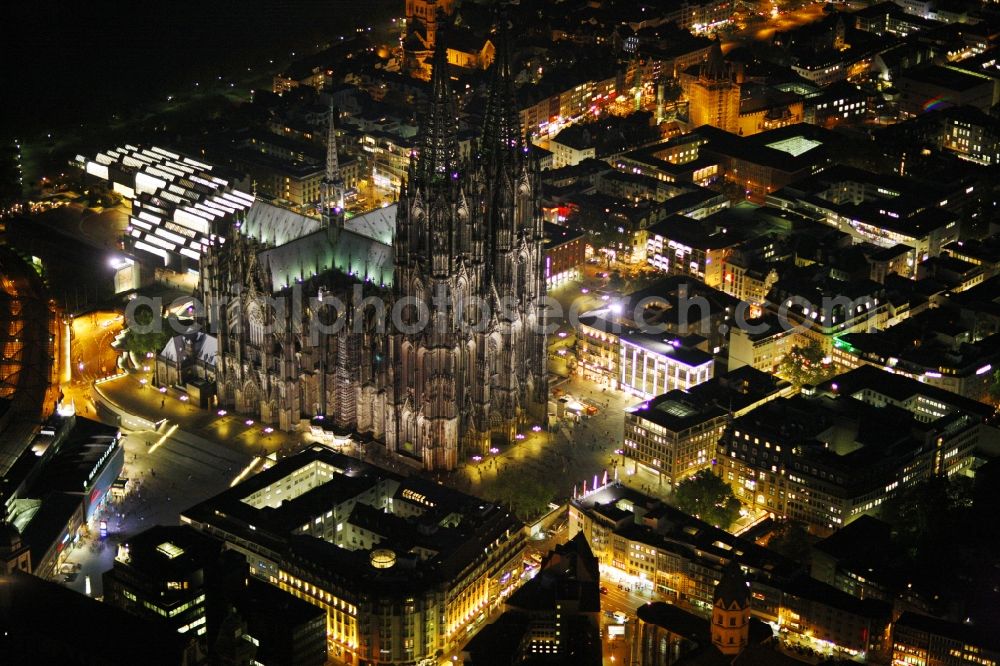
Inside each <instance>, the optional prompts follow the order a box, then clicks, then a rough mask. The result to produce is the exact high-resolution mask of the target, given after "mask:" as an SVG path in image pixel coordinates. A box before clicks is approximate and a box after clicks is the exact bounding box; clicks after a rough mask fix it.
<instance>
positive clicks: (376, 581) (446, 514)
mask: <svg viewBox="0 0 1000 666" xmlns="http://www.w3.org/2000/svg"><path fill="white" fill-rule="evenodd" d="M182 522H184V523H187V524H189V525H191V526H192V527H194V528H195V529H196V530H198V531H200V532H203V533H205V534H208V535H211V536H213V537H215V538H217V539H221V540H222V541H224V542H225V543H226V546H227V548H229V549H232V550H235V551H237V552H240V553H242V554H243V555H244V556H245V557H246V559H247V562H248V563H249V572H250V575H252V576H254V577H256V578H258V579H260V580H262V581H266V582H268V583H270V584H271V585H274V586H277V587H279V588H281V589H282V590H285V591H286V592H289V593H291V594H292V595H293V596H295V597H297V598H299V599H302V600H304V601H306V602H308V603H310V604H313V605H314V606H317V607H319V608H321V609H323V611H324V612H325V613H326V632H327V638H328V640H329V641H330V644H331V646H332V648H331V656H333V657H335V658H337V659H341V660H344V661H348V662H349V663H367V664H384V665H390V664H412V663H414V662H416V661H420V660H422V659H426V658H430V657H434V656H435V655H436V654H438V653H439V652H440V651H444V652H447V651H449V650H452V649H454V648H456V647H458V646H460V645H461V644H463V643H464V642H465V640H466V639H467V637H468V635H469V633H471V632H472V631H474V630H475V628H476V626H477V624H478V623H479V622H480V621H481V618H485V617H487V616H488V615H489V614H490V613H491V612H492V611H494V610H496V609H498V608H499V607H500V606H501V604H502V603H503V601H504V599H506V598H507V597H508V596H509V595H510V594H511V593H512V592H513V591H514V590H516V589H517V588H518V587H519V586H520V584H521V576H522V574H523V572H524V568H523V549H524V532H523V526H522V524H521V523H520V522H518V521H517V520H516V519H515V518H514V517H513V516H511V515H510V514H509V513H508V512H507V511H506V510H505V509H504V508H502V507H500V506H497V505H495V504H493V503H491V502H487V501H485V500H481V499H478V498H475V497H471V496H469V495H465V494H462V493H460V492H457V491H454V490H451V489H449V488H447V487H445V486H441V485H438V484H436V483H433V482H430V481H426V480H423V479H421V478H420V477H416V476H413V477H405V476H401V475H398V474H395V473H392V472H389V471H387V470H384V469H380V468H378V467H375V466H373V465H369V464H366V463H363V462H360V461H359V460H357V459H355V458H350V457H348V456H345V455H341V454H339V453H335V452H333V451H332V450H330V449H327V448H325V447H322V446H313V447H311V448H309V449H306V450H305V451H303V452H301V453H299V454H296V455H294V456H291V457H288V458H284V459H282V460H280V461H279V462H278V463H277V464H276V465H274V466H273V467H271V468H269V469H267V470H265V471H263V472H261V473H260V474H257V475H256V476H253V477H251V478H249V479H247V480H246V481H243V482H242V483H240V484H238V485H236V486H235V487H233V488H231V489H229V490H227V491H225V492H223V493H222V494H220V495H218V496H216V497H214V498H212V499H209V500H207V501H205V502H202V503H201V504H198V505H196V506H194V507H192V508H191V509H188V510H186V511H184V512H183V513H182Z"/></svg>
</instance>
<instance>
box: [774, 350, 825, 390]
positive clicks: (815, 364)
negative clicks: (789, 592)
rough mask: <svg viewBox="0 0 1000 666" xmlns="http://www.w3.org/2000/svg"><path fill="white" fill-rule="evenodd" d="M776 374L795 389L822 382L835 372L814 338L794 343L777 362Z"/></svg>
mask: <svg viewBox="0 0 1000 666" xmlns="http://www.w3.org/2000/svg"><path fill="white" fill-rule="evenodd" d="M778 374H779V375H780V376H781V377H783V378H784V379H787V380H788V381H790V382H791V383H792V386H794V387H795V388H796V390H797V389H800V388H802V387H803V386H805V385H806V384H811V385H813V386H815V385H817V384H822V383H823V382H825V381H826V380H828V379H830V378H832V377H833V376H834V375H836V374H837V371H836V368H835V367H834V365H833V363H831V362H830V360H829V359H828V358H827V357H826V355H825V354H824V353H823V348H822V347H820V345H819V343H818V342H816V341H815V340H810V341H809V342H807V343H806V344H804V345H795V346H794V347H792V348H791V350H790V351H789V352H788V353H787V354H785V356H784V358H782V359H781V362H780V363H779V364H778Z"/></svg>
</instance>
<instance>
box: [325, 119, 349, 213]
mask: <svg viewBox="0 0 1000 666" xmlns="http://www.w3.org/2000/svg"><path fill="white" fill-rule="evenodd" d="M335 116H336V114H335V112H334V108H333V102H332V101H331V102H330V110H329V113H328V116H327V126H326V173H325V174H324V175H323V182H322V183H320V206H321V211H320V215H321V216H322V218H323V226H324V227H326V228H327V229H339V228H340V227H342V226H344V179H343V177H341V175H340V159H339V158H338V156H337V127H336V123H335V122H334V119H335Z"/></svg>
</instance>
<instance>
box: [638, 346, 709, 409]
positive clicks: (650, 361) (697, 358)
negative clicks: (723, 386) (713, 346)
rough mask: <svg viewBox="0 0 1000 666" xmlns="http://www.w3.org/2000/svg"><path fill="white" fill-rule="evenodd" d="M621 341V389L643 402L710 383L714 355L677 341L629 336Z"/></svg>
mask: <svg viewBox="0 0 1000 666" xmlns="http://www.w3.org/2000/svg"><path fill="white" fill-rule="evenodd" d="M620 341H621V343H620V352H619V353H620V360H619V362H618V389H619V390H621V391H625V392H626V393H628V394H630V395H633V396H635V397H637V398H640V399H643V400H645V399H648V398H652V397H654V396H657V395H659V394H661V393H665V392H667V391H672V390H674V389H680V390H686V389H689V388H691V387H693V386H696V385H698V384H701V383H702V382H707V381H708V380H709V379H711V378H712V374H713V373H714V370H715V362H714V361H713V359H712V356H711V354H708V353H707V352H704V351H702V350H700V349H697V348H690V347H685V346H684V345H683V343H681V342H680V341H679V340H678V339H672V338H669V337H668V338H664V337H662V336H658V335H652V334H645V333H640V332H630V333H628V334H625V335H622V336H621V338H620Z"/></svg>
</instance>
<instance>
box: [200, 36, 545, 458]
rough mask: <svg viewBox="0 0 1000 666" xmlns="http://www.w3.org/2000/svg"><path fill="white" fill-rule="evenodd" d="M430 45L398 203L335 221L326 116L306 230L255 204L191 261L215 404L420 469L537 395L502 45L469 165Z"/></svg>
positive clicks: (518, 147)
mask: <svg viewBox="0 0 1000 666" xmlns="http://www.w3.org/2000/svg"><path fill="white" fill-rule="evenodd" d="M500 32H501V33H502V32H505V29H504V28H503V27H501V29H500ZM444 41H445V39H438V40H437V44H436V48H435V53H434V65H433V76H432V81H431V93H430V99H429V101H428V103H427V106H426V108H425V109H424V112H423V114H422V118H421V122H420V130H419V133H418V136H417V142H416V148H415V150H414V154H413V155H411V159H410V168H409V173H408V177H407V179H406V181H405V182H404V184H403V185H402V188H401V191H400V196H399V201H398V203H397V204H395V205H393V206H390V207H387V208H382V209H377V210H373V211H370V212H368V213H364V214H361V215H357V216H354V217H351V218H346V216H345V214H344V209H343V196H344V187H343V182H342V180H341V178H340V176H339V169H338V165H337V150H336V140H335V131H334V114H333V111H332V109H331V114H330V122H329V133H328V149H327V153H328V156H327V165H326V175H325V178H324V181H323V185H322V188H321V189H322V195H321V198H322V201H321V206H322V215H321V218H320V219H319V220H317V219H315V218H311V217H308V216H305V215H301V214H298V213H296V212H294V211H291V210H287V209H284V208H280V207H278V206H274V205H271V204H269V203H266V202H263V201H260V200H258V201H256V202H255V203H254V204H253V206H252V207H251V208H250V209H249V211H247V213H246V214H245V215H244V216H242V218H241V219H240V220H239V222H238V223H237V224H235V225H233V226H232V227H231V228H226V229H219V230H218V233H217V237H218V238H217V242H215V243H214V244H213V246H212V247H211V248H210V249H209V250H208V252H207V254H206V256H205V257H204V260H203V262H202V289H203V292H204V294H203V295H204V299H205V300H204V303H205V306H206V311H207V313H208V319H209V325H210V327H211V328H212V330H213V331H215V332H216V333H217V335H218V356H217V361H216V382H217V392H218V398H219V406H220V407H223V408H226V409H231V410H234V411H237V412H239V413H242V414H246V415H248V416H250V417H253V418H256V419H258V420H259V421H260V422H261V423H265V424H273V425H275V426H277V427H280V428H282V429H286V430H291V429H295V428H296V427H298V426H299V425H300V424H302V423H307V422H309V420H310V419H316V418H317V417H322V418H323V419H324V420H325V421H326V422H327V423H329V422H332V423H333V424H334V425H335V426H336V427H337V428H340V429H343V430H346V431H353V432H356V433H358V434H359V435H361V436H362V437H371V438H373V439H375V440H377V441H380V442H382V443H383V444H384V445H385V447H386V448H387V450H389V451H391V452H394V453H396V454H400V455H402V456H406V457H408V458H410V459H412V460H414V461H415V462H417V463H419V464H420V465H421V466H422V467H423V468H424V469H428V470H448V469H453V468H454V467H455V466H456V465H457V464H458V462H459V460H460V458H461V457H462V456H470V455H475V454H477V453H478V454H482V453H485V452H486V451H487V450H488V449H489V447H490V446H491V445H492V444H493V443H494V442H498V441H499V442H511V441H513V440H514V438H515V436H516V433H517V430H518V428H519V427H523V426H524V425H526V424H528V423H538V424H541V423H542V422H543V419H544V417H545V405H546V399H547V389H548V386H547V381H546V369H545V365H546V353H545V344H546V342H545V333H544V330H543V327H544V321H543V318H544V312H543V309H542V302H541V298H542V296H544V294H545V279H544V270H543V263H542V262H543V260H544V259H543V239H542V219H541V215H540V211H539V206H538V199H539V196H538V195H539V190H538V179H537V165H536V164H535V163H534V161H533V160H532V159H531V157H530V155H529V152H528V146H527V144H526V143H525V142H524V139H523V137H522V134H521V128H520V122H519V117H518V114H517V111H516V109H515V107H514V97H513V83H512V74H511V67H510V56H509V49H508V47H507V43H506V42H507V40H506V38H505V35H503V34H501V35H500V38H499V40H498V41H499V42H500V47H499V48H498V54H497V59H496V62H495V63H494V65H493V72H492V76H491V82H490V87H489V91H488V99H487V104H486V110H485V113H484V119H483V127H482V132H481V137H480V139H479V141H478V143H477V145H476V146H475V147H474V149H473V151H472V156H473V157H472V159H469V160H463V159H461V158H460V157H459V145H458V111H457V106H456V100H455V96H454V93H453V91H452V90H451V86H450V79H449V76H448V64H447V56H446V50H445V46H444V45H443V42H444ZM359 294H360V296H361V299H359V298H358V295H359ZM359 301H360V302H359ZM331 302H337V303H344V304H349V305H348V306H346V307H342V308H338V309H334V308H330V307H325V304H327V303H331ZM296 303H301V306H298V307H297V306H296ZM351 303H353V304H354V305H350V304H351ZM378 304H381V305H382V307H378ZM394 315H395V316H394ZM317 321H319V322H322V323H323V325H319V326H318V325H317V324H316V322H317ZM332 323H339V324H341V325H340V326H333V325H332ZM529 419H530V420H529Z"/></svg>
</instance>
